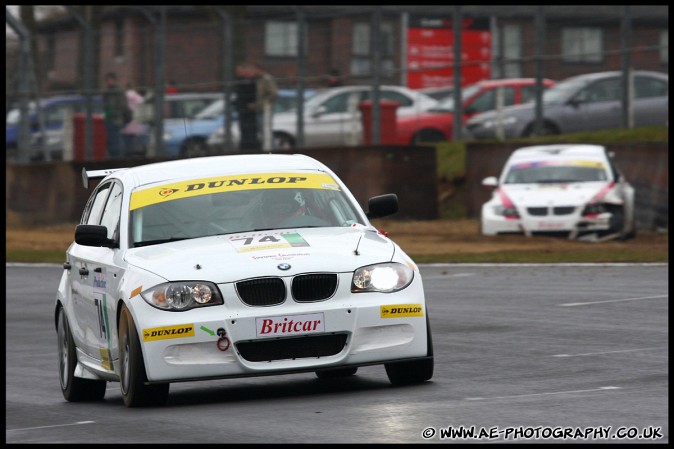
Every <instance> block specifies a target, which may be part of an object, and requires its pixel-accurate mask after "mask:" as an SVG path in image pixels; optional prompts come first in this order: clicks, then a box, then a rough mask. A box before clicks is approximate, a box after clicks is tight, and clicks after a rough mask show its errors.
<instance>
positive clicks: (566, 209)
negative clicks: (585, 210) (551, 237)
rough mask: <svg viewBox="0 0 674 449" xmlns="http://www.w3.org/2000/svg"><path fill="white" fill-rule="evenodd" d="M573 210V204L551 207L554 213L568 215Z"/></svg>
mask: <svg viewBox="0 0 674 449" xmlns="http://www.w3.org/2000/svg"><path fill="white" fill-rule="evenodd" d="M575 210H576V208H575V207H573V206H564V207H555V208H553V209H552V213H553V214H555V215H570V214H572V213H573V211H575Z"/></svg>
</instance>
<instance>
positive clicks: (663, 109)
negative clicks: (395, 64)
mask: <svg viewBox="0 0 674 449" xmlns="http://www.w3.org/2000/svg"><path fill="white" fill-rule="evenodd" d="M633 108H634V113H633V114H634V115H633V117H634V126H656V125H665V124H666V123H667V121H668V119H669V83H668V82H667V81H666V80H663V79H658V78H654V77H650V76H642V75H637V76H635V77H634V102H633Z"/></svg>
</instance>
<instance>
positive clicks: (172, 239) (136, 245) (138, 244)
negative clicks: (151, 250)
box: [133, 237, 192, 248]
mask: <svg viewBox="0 0 674 449" xmlns="http://www.w3.org/2000/svg"><path fill="white" fill-rule="evenodd" d="M190 238H192V237H169V238H167V239H158V240H145V241H144V242H134V244H133V247H134V248H139V247H141V246H150V245H159V244H160V243H168V242H177V241H179V240H187V239H190Z"/></svg>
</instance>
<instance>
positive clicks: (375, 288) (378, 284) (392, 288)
mask: <svg viewBox="0 0 674 449" xmlns="http://www.w3.org/2000/svg"><path fill="white" fill-rule="evenodd" d="M413 277H414V272H413V271H412V269H411V268H410V267H408V266H407V265H403V264H400V263H394V262H390V263H381V264H377V265H368V266H366V267H361V268H358V269H357V270H356V271H355V272H354V273H353V281H352V282H351V292H352V293H361V292H383V293H392V292H397V291H398V290H402V289H403V288H405V287H407V286H408V285H410V283H411V282H412V278H413Z"/></svg>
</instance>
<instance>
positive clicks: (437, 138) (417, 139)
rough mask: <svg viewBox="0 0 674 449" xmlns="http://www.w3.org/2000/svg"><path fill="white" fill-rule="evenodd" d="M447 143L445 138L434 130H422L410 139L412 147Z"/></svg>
mask: <svg viewBox="0 0 674 449" xmlns="http://www.w3.org/2000/svg"><path fill="white" fill-rule="evenodd" d="M438 142H447V138H446V137H445V136H444V135H443V134H442V133H441V132H440V131H438V130H436V129H422V130H421V131H419V132H417V133H416V134H415V135H414V137H412V142H410V143H411V144H412V145H424V144H435V143H438Z"/></svg>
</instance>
